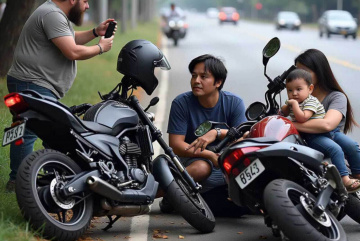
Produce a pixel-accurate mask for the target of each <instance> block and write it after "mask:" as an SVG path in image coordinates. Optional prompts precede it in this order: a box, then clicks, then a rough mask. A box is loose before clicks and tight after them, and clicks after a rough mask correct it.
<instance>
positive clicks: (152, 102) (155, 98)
mask: <svg viewBox="0 0 360 241" xmlns="http://www.w3.org/2000/svg"><path fill="white" fill-rule="evenodd" d="M158 102H159V97H157V96H156V97H154V98H152V99H151V100H150V104H149V105H148V107H146V108H145V110H144V111H147V110H148V109H149V108H150V107H151V106H154V105H156V104H157V103H158Z"/></svg>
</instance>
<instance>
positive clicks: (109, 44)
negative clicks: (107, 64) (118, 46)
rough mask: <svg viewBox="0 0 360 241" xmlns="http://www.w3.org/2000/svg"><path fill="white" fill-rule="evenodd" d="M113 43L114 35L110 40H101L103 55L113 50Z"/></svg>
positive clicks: (103, 38) (102, 38)
mask: <svg viewBox="0 0 360 241" xmlns="http://www.w3.org/2000/svg"><path fill="white" fill-rule="evenodd" d="M113 41H114V35H113V36H111V37H110V38H105V37H104V36H102V37H101V39H100V40H99V44H100V45H101V49H102V51H103V53H105V52H107V51H109V50H110V49H111V47H112V45H113Z"/></svg>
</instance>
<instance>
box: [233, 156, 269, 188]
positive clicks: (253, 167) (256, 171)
mask: <svg viewBox="0 0 360 241" xmlns="http://www.w3.org/2000/svg"><path fill="white" fill-rule="evenodd" d="M263 171H265V167H264V166H263V164H262V163H261V162H260V160H259V159H256V160H255V161H253V162H252V163H251V164H250V165H249V166H248V167H247V168H246V169H245V170H244V171H242V172H241V173H240V174H239V175H238V176H237V177H236V178H235V180H236V182H237V183H238V184H239V186H240V188H241V189H244V188H245V187H246V186H247V185H249V184H250V183H251V182H252V181H254V180H255V178H257V177H258V176H259V175H260V174H261V173H262V172H263Z"/></svg>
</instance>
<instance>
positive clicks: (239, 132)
mask: <svg viewBox="0 0 360 241" xmlns="http://www.w3.org/2000/svg"><path fill="white" fill-rule="evenodd" d="M255 123H257V121H248V122H244V123H241V124H240V125H239V126H238V127H232V128H230V130H229V131H228V133H227V134H226V136H225V138H224V139H222V140H221V141H220V142H219V143H218V144H217V145H216V146H209V147H207V148H206V149H208V150H209V151H212V152H215V153H219V152H220V151H221V150H222V149H223V148H224V147H225V146H226V145H227V144H228V143H229V142H233V141H235V140H236V139H238V138H240V137H242V136H243V135H244V133H245V132H246V131H248V130H250V128H251V127H252V126H253V125H254V124H255Z"/></svg>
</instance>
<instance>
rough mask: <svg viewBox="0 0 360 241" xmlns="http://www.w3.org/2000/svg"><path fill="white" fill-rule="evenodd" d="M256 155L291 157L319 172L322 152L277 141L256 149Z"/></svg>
mask: <svg viewBox="0 0 360 241" xmlns="http://www.w3.org/2000/svg"><path fill="white" fill-rule="evenodd" d="M256 156H257V157H259V158H261V157H291V158H294V159H295V160H297V161H299V162H302V163H304V164H305V166H308V167H310V168H311V169H312V170H313V171H315V172H317V173H321V172H322V171H323V169H322V168H321V166H322V162H323V160H324V154H322V153H321V152H319V151H316V150H314V149H311V148H310V147H307V146H302V145H297V144H294V143H289V142H279V143H276V144H273V145H271V146H269V147H266V148H263V149H260V150H258V151H256Z"/></svg>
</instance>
